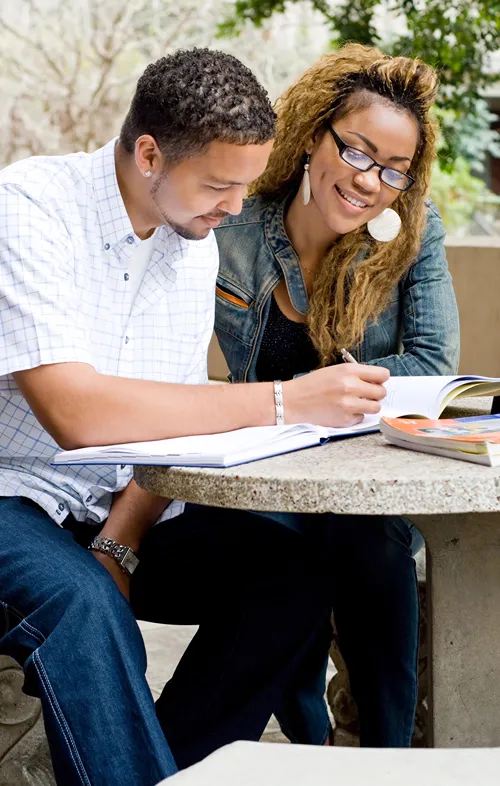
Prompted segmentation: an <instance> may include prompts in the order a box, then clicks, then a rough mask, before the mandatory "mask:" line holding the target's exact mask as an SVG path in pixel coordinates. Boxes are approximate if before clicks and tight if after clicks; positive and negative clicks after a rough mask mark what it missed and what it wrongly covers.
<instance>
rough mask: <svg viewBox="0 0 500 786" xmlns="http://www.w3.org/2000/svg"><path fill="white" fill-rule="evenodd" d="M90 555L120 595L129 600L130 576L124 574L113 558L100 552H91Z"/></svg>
mask: <svg viewBox="0 0 500 786" xmlns="http://www.w3.org/2000/svg"><path fill="white" fill-rule="evenodd" d="M92 554H93V555H94V557H95V558H96V560H97V561H98V562H100V563H101V565H103V566H104V567H105V568H106V570H107V571H108V573H109V574H110V575H111V576H112V577H113V579H114V580H115V582H116V584H117V586H118V589H119V590H120V592H121V593H122V595H125V597H126V599H127V600H130V576H129V575H127V573H124V571H123V570H122V569H121V568H120V566H119V565H118V563H117V562H115V560H114V559H113V557H110V556H109V555H108V554H102V552H100V551H93V552H92Z"/></svg>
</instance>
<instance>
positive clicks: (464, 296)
mask: <svg viewBox="0 0 500 786" xmlns="http://www.w3.org/2000/svg"><path fill="white" fill-rule="evenodd" d="M446 253H447V256H448V262H449V266H450V271H451V274H452V276H453V285H454V287H455V292H456V296H457V301H458V309H459V312H460V325H461V353H460V373H461V374H484V375H486V376H492V377H500V237H499V238H490V237H469V238H460V239H454V238H450V239H448V240H447V242H446ZM208 367H209V374H210V376H211V378H212V379H225V377H226V374H227V367H226V364H225V361H224V358H223V356H222V353H221V351H220V349H219V347H218V344H217V340H216V339H215V337H214V338H213V340H212V344H211V346H210V350H209V354H208Z"/></svg>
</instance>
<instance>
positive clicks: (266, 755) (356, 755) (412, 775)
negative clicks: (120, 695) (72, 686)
mask: <svg viewBox="0 0 500 786" xmlns="http://www.w3.org/2000/svg"><path fill="white" fill-rule="evenodd" d="M499 771H500V748H463V749H447V748H431V749H426V748H411V749H387V748H386V749H384V748H378V749H373V748H321V747H316V746H312V745H273V744H269V743H259V742H235V743H233V744H232V745H227V746H226V747H224V748H221V750H219V751H216V753H213V754H212V755H211V756H208V757H207V758H206V759H205V760H204V761H201V762H199V764H195V765H194V766H193V767H188V769H187V770H183V771H182V772H179V773H178V774H177V775H173V776H172V777H170V778H167V779H166V780H164V781H162V784H161V786H332V784H338V786H402V784H404V786H471V785H472V784H481V786H498V782H499Z"/></svg>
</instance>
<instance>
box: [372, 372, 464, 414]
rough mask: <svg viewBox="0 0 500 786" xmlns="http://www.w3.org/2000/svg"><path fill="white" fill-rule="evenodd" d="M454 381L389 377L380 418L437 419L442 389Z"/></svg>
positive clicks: (444, 378)
mask: <svg viewBox="0 0 500 786" xmlns="http://www.w3.org/2000/svg"><path fill="white" fill-rule="evenodd" d="M456 379H457V378H456V377H451V376H450V377H391V378H390V379H389V380H388V381H387V382H386V383H385V388H386V390H387V397H386V398H385V399H384V402H383V404H382V416H383V417H387V418H400V417H405V416H406V417H424V418H431V419H432V418H437V417H438V416H439V410H440V402H441V394H442V391H443V388H445V387H446V386H447V385H448V384H449V383H452V382H453V381H454V380H456ZM459 384H460V383H459Z"/></svg>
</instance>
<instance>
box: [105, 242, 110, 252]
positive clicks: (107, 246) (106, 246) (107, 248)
mask: <svg viewBox="0 0 500 786" xmlns="http://www.w3.org/2000/svg"><path fill="white" fill-rule="evenodd" d="M109 249H110V245H109V243H105V244H104V250H105V251H109Z"/></svg>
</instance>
